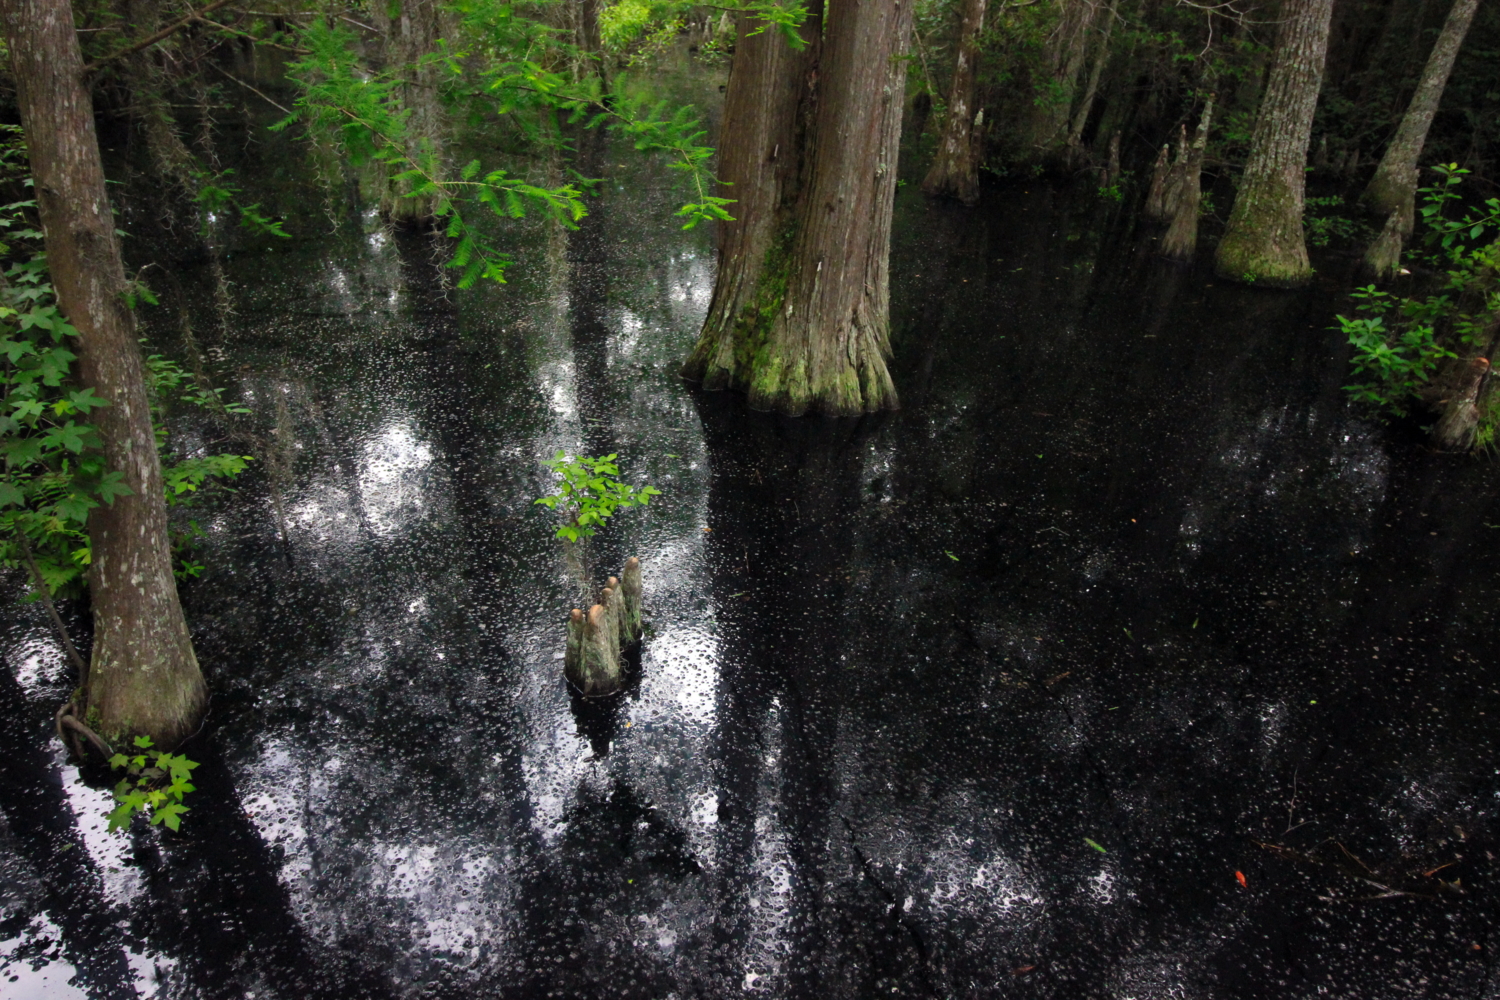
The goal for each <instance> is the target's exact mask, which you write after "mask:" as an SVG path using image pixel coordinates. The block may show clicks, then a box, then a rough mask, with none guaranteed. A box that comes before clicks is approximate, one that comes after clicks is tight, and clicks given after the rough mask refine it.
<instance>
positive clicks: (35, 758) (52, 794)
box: [0, 664, 136, 1000]
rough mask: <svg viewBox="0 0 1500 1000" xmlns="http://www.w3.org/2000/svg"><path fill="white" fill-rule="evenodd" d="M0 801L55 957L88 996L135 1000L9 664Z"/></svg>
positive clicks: (63, 797) (2, 690) (2, 697)
mask: <svg viewBox="0 0 1500 1000" xmlns="http://www.w3.org/2000/svg"><path fill="white" fill-rule="evenodd" d="M0 718H3V719H5V720H6V724H5V725H3V726H0V759H3V760H4V761H5V767H4V768H0V791H3V792H4V794H3V795H0V802H3V803H4V805H5V819H6V821H7V823H8V824H9V826H10V831H11V834H12V836H13V837H14V838H15V844H16V846H17V847H18V848H19V851H20V854H21V856H22V857H23V858H25V859H26V861H27V862H28V863H29V864H30V866H31V867H32V868H33V869H34V870H35V871H36V873H37V875H38V877H39V878H40V880H41V883H42V888H43V890H44V891H45V896H44V897H43V900H42V902H43V904H44V905H45V907H46V910H47V914H48V916H50V917H51V918H52V920H53V921H54V922H56V924H57V926H58V928H59V929H60V930H61V931H62V953H63V956H64V957H65V958H66V959H67V960H68V961H69V962H71V963H72V965H73V967H74V968H75V969H77V970H78V985H79V986H80V987H82V988H83V989H84V990H86V991H87V992H88V995H89V996H90V997H98V998H102V1000H127V998H133V997H135V995H136V992H135V988H134V987H133V986H132V985H131V984H132V981H133V978H134V977H133V975H132V974H131V971H130V966H129V964H128V962H127V961H126V958H125V951H124V944H125V942H124V941H123V939H122V937H121V934H120V930H119V928H118V927H117V926H116V923H115V921H116V919H117V918H118V916H119V914H117V913H115V912H112V910H111V907H110V905H109V903H108V902H107V901H106V900H105V898H104V884H103V880H102V879H101V877H100V874H99V871H98V869H97V868H95V866H94V864H93V859H92V858H91V857H90V855H89V852H88V849H87V848H85V847H84V845H83V842H82V839H81V838H80V836H79V834H78V830H77V829H76V827H75V825H74V822H73V810H72V807H71V806H70V805H69V803H68V796H67V793H66V792H65V791H64V790H63V784H62V775H60V774H59V773H58V771H57V768H56V767H55V766H54V765H53V763H52V760H51V755H50V754H49V753H48V752H47V749H46V747H45V745H44V744H41V743H39V742H38V740H37V737H38V735H39V734H43V733H46V732H47V730H46V729H44V728H42V727H40V726H36V725H27V724H22V722H21V720H23V719H24V720H27V722H28V723H29V722H32V721H34V716H33V713H32V711H31V706H30V705H28V704H27V702H26V695H25V693H24V692H23V691H22V690H21V686H20V685H19V684H17V683H16V679H15V677H14V676H13V675H12V674H11V671H10V669H9V665H8V664H7V665H6V667H5V668H4V669H0Z"/></svg>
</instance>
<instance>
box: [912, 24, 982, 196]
mask: <svg viewBox="0 0 1500 1000" xmlns="http://www.w3.org/2000/svg"><path fill="white" fill-rule="evenodd" d="M984 8H985V0H964V13H963V24H962V26H961V27H960V29H959V37H958V58H957V59H956V60H955V62H954V64H953V85H952V86H951V87H950V88H949V89H948V117H947V119H946V120H945V121H944V123H943V137H942V139H941V140H940V141H939V143H938V152H937V157H936V159H934V160H933V162H932V168H931V169H930V170H928V171H927V176H926V177H925V178H924V179H923V181H922V190H923V191H925V192H927V193H928V194H930V195H937V196H945V197H950V198H957V199H958V200H959V201H961V202H963V203H964V204H965V205H973V204H975V203H976V202H978V201H979V155H978V150H977V149H976V148H975V143H974V63H975V62H976V61H977V60H978V58H979V33H980V32H981V31H983V30H984Z"/></svg>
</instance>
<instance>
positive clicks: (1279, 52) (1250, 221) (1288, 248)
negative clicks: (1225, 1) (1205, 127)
mask: <svg viewBox="0 0 1500 1000" xmlns="http://www.w3.org/2000/svg"><path fill="white" fill-rule="evenodd" d="M1332 14H1333V0H1288V2H1287V3H1286V5H1285V6H1284V7H1283V13H1282V16H1283V17H1284V18H1285V20H1283V21H1282V24H1281V30H1280V32H1279V35H1278V38H1277V44H1276V61H1275V64H1274V65H1273V66H1272V67H1271V79H1270V83H1269V84H1268V86H1267V87H1266V93H1265V97H1263V98H1262V99H1261V105H1260V112H1259V114H1258V115H1257V116H1256V119H1255V130H1254V132H1253V133H1252V135H1251V139H1250V160H1249V162H1248V163H1246V164H1245V174H1244V177H1243V178H1241V180H1240V188H1239V192H1238V193H1237V194H1236V195H1235V199H1234V208H1233V209H1232V210H1231V211H1230V214H1229V225H1228V227H1227V228H1226V229H1225V232H1224V238H1223V240H1221V241H1220V243H1219V249H1218V251H1217V253H1216V255H1215V264H1216V268H1217V270H1218V273H1219V275H1220V276H1221V277H1225V278H1230V279H1232V280H1236V281H1247V282H1254V283H1258V284H1264V285H1272V286H1277V287H1294V286H1297V285H1301V284H1304V283H1306V282H1307V281H1308V279H1310V278H1311V277H1312V265H1311V264H1310V263H1309V262H1308V259H1307V245H1306V242H1305V240H1304V238H1303V232H1302V210H1303V196H1304V193H1305V183H1306V174H1305V168H1306V166H1307V147H1308V144H1309V141H1310V140H1311V139H1312V123H1313V112H1314V111H1315V110H1316V109H1317V106H1318V91H1319V90H1320V89H1321V87H1322V83H1323V64H1324V60H1325V59H1326V57H1327V53H1328V25H1329V21H1330V19H1331V17H1332Z"/></svg>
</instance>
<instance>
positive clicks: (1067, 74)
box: [1031, 0, 1095, 158]
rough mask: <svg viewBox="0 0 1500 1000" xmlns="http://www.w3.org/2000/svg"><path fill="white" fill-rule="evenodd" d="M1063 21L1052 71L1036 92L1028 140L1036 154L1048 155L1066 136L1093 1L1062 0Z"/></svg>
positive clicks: (1055, 39) (1052, 57) (1085, 52)
mask: <svg viewBox="0 0 1500 1000" xmlns="http://www.w3.org/2000/svg"><path fill="white" fill-rule="evenodd" d="M1062 2H1063V12H1062V20H1061V22H1060V23H1059V24H1058V26H1057V33H1056V35H1054V36H1053V45H1052V51H1051V53H1050V59H1049V63H1050V65H1051V71H1050V73H1048V74H1047V75H1046V77H1045V78H1044V81H1043V88H1042V92H1040V93H1038V94H1037V95H1036V107H1035V109H1034V115H1033V120H1032V137H1031V143H1032V147H1033V149H1034V150H1035V152H1036V154H1037V155H1039V156H1041V157H1042V158H1047V157H1049V156H1051V154H1052V153H1054V152H1055V151H1056V150H1057V148H1058V147H1059V146H1060V145H1061V144H1062V143H1063V142H1064V140H1065V139H1066V138H1067V133H1066V129H1067V127H1068V121H1069V113H1070V112H1071V111H1072V110H1073V95H1074V92H1075V91H1076V90H1077V88H1078V75H1079V74H1080V73H1081V72H1083V63H1084V58H1085V57H1086V56H1087V55H1088V40H1089V28H1090V27H1091V26H1092V25H1093V23H1094V10H1095V0H1062Z"/></svg>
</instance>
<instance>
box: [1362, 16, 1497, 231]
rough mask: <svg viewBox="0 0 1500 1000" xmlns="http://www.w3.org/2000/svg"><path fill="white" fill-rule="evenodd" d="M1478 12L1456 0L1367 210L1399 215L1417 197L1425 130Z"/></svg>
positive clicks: (1368, 192) (1369, 191)
mask: <svg viewBox="0 0 1500 1000" xmlns="http://www.w3.org/2000/svg"><path fill="white" fill-rule="evenodd" d="M1478 9H1479V0H1454V3H1453V7H1452V9H1451V10H1449V11H1448V19H1447V20H1446V21H1445V22H1443V30H1442V33H1441V34H1439V35H1438V39H1437V42H1436V44H1434V45H1433V47H1432V54H1431V55H1430V56H1428V57H1427V67H1426V68H1425V69H1424V70H1423V71H1422V79H1421V81H1420V82H1419V83H1418V84H1417V92H1416V93H1415V94H1413V95H1412V98H1411V103H1410V104H1408V105H1407V106H1406V114H1405V115H1404V116H1402V118H1401V125H1400V127H1399V128H1397V129H1396V136H1395V138H1393V139H1392V140H1391V144H1390V145H1389V146H1388V147H1386V151H1385V156H1384V157H1382V158H1381V160H1380V166H1379V167H1377V168H1376V169H1375V176H1374V177H1372V178H1370V185H1369V187H1367V188H1365V193H1364V196H1363V198H1362V200H1363V201H1364V204H1365V207H1366V208H1368V209H1369V210H1370V211H1372V212H1377V213H1379V214H1380V215H1390V214H1391V213H1393V212H1397V211H1400V210H1401V209H1402V207H1403V206H1404V204H1405V203H1406V202H1407V201H1410V200H1411V199H1413V198H1415V197H1416V193H1417V192H1416V180H1415V177H1416V175H1415V173H1414V168H1415V167H1416V165H1417V158H1418V157H1420V156H1421V155H1422V147H1423V145H1425V144H1426V142H1427V130H1428V129H1429V128H1431V127H1432V119H1433V117H1434V116H1435V115H1436V114H1437V110H1438V104H1439V103H1441V101H1442V99H1443V88H1444V87H1446V86H1447V85H1448V75H1449V74H1450V73H1452V72H1453V63H1454V61H1455V60H1456V59H1457V58H1458V50H1459V49H1460V48H1461V47H1462V46H1463V44H1464V36H1465V35H1467V34H1468V32H1469V24H1470V23H1471V22H1472V21H1473V20H1474V12H1475V11H1476V10H1478Z"/></svg>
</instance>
